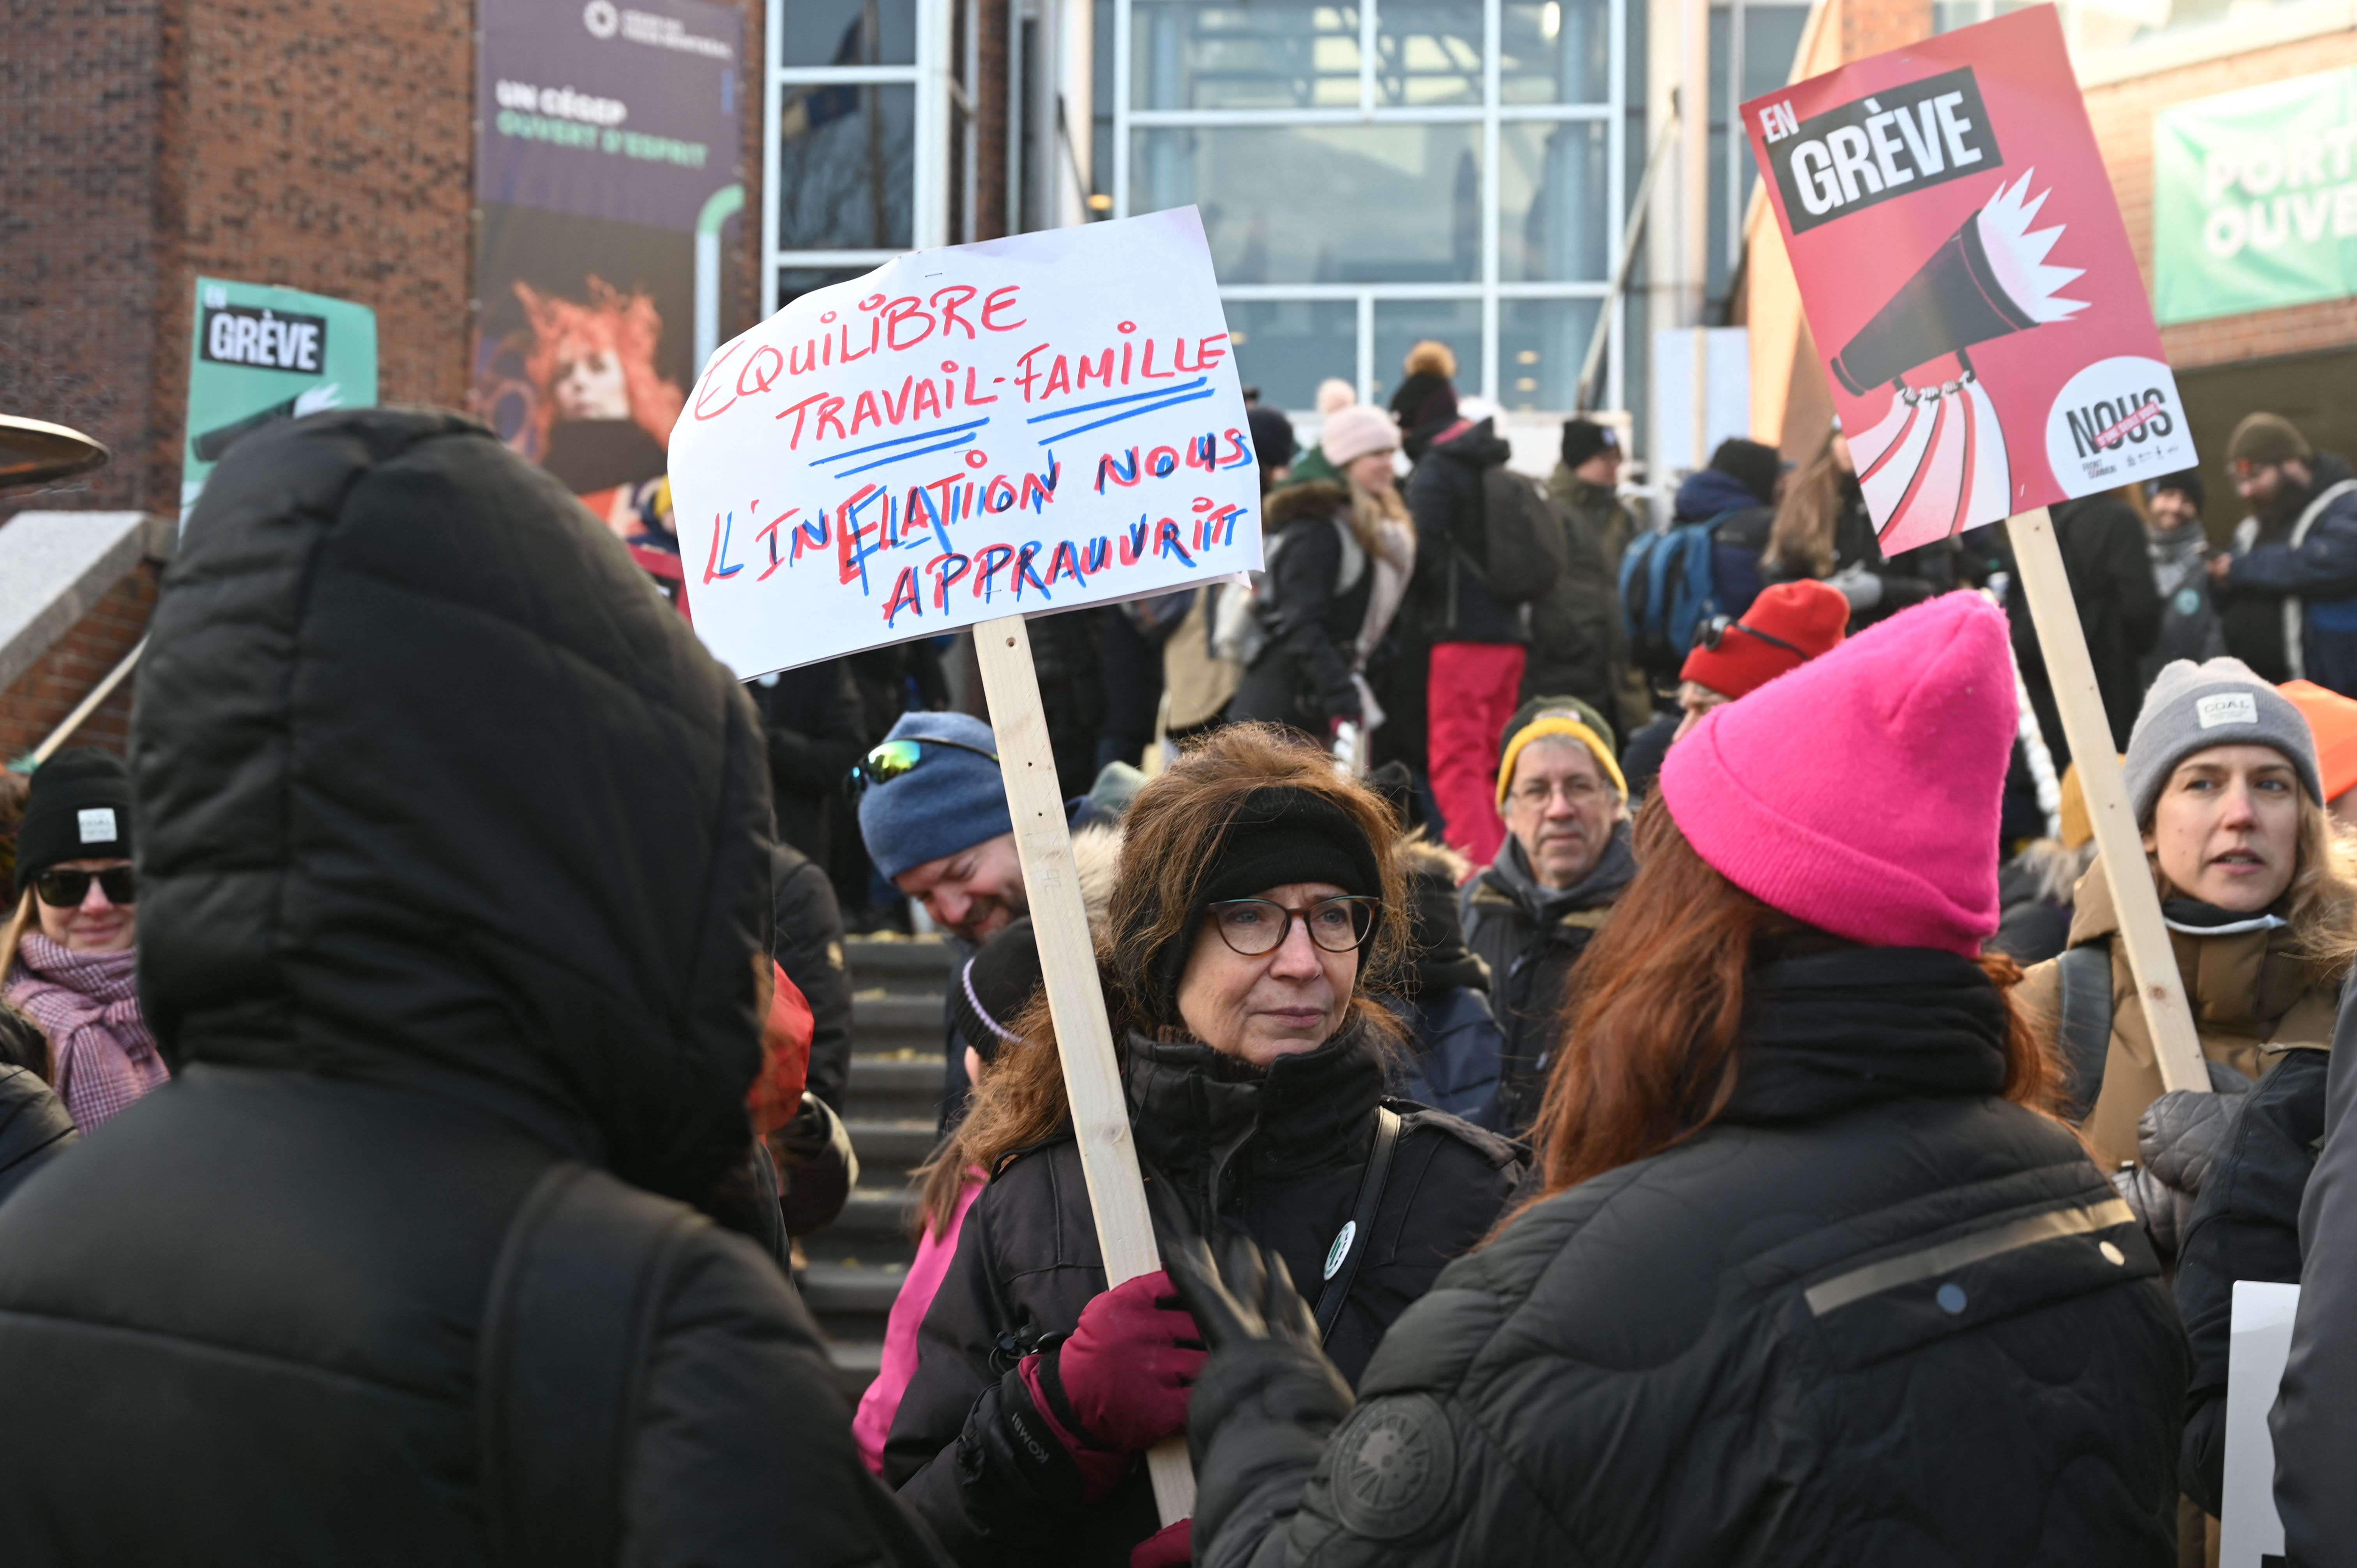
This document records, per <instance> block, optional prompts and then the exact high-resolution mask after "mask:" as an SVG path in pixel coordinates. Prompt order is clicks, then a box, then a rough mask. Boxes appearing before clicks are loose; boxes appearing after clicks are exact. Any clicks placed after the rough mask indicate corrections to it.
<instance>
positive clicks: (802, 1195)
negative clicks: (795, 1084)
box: [770, 1090, 859, 1236]
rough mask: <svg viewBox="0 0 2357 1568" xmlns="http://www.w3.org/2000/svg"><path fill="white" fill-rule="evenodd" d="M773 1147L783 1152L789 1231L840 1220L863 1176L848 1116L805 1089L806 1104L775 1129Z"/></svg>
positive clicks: (804, 1231)
mask: <svg viewBox="0 0 2357 1568" xmlns="http://www.w3.org/2000/svg"><path fill="white" fill-rule="evenodd" d="M770 1152H771V1153H772V1154H774V1155H777V1158H778V1176H779V1178H780V1187H781V1189H782V1190H781V1191H780V1194H779V1198H778V1202H779V1207H780V1209H782V1210H783V1211H784V1214H785V1220H786V1232H787V1234H789V1235H791V1236H807V1235H809V1234H810V1233H811V1232H813V1230H824V1229H826V1227H828V1226H829V1225H832V1224H834V1219H835V1216H837V1215H838V1214H841V1213H842V1212H843V1206H844V1204H845V1202H847V1201H848V1200H849V1199H850V1197H851V1189H852V1187H853V1186H854V1185H855V1184H856V1183H857V1182H858V1180H859V1156H858V1155H856V1154H855V1153H853V1151H852V1147H851V1134H850V1133H849V1131H848V1130H846V1129H845V1126H844V1124H843V1119H842V1118H841V1117H839V1116H837V1115H836V1114H835V1113H834V1110H833V1109H832V1108H831V1107H829V1106H828V1104H827V1103H826V1101H823V1100H821V1099H820V1098H819V1097H818V1096H817V1095H815V1094H812V1093H810V1092H808V1091H807V1090H805V1091H804V1092H803V1094H802V1109H801V1110H800V1111H797V1112H794V1114H793V1115H792V1117H791V1118H790V1119H789V1120H788V1121H787V1122H786V1124H785V1125H784V1126H782V1127H780V1128H779V1129H778V1130H777V1131H776V1132H774V1133H770Z"/></svg>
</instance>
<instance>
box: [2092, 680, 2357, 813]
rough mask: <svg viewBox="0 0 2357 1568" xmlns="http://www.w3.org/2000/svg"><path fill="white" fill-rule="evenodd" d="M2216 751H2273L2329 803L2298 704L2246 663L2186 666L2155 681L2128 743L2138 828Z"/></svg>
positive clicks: (2315, 794)
mask: <svg viewBox="0 0 2357 1568" xmlns="http://www.w3.org/2000/svg"><path fill="white" fill-rule="evenodd" d="M2210 746H2274V747H2275V748H2276V750H2277V751H2280V752H2282V753H2283V754H2284V756H2285V757H2287V758H2288V759H2289V760H2290V762H2291V765H2292V770H2293V771H2294V772H2296V773H2298V775H2299V782H2300V786H2301V788H2303V789H2306V790H2307V791H2308V796H2309V800H2314V801H2316V802H2318V803H2319V805H2320V804H2322V803H2323V800H2324V786H2323V784H2322V783H2321V782H2320V781H2319V777H2318V774H2317V769H2316V736H2315V735H2314V734H2313V733H2312V732H2311V731H2310V730H2309V727H2308V720H2307V719H2306V718H2305V717H2303V716H2302V715H2301V714H2300V711H2299V710H2298V708H2296V707H2294V706H2292V704H2291V700H2290V699H2289V698H2287V697H2286V696H2285V695H2284V694H2283V693H2280V692H2278V691H2276V689H2275V688H2274V687H2273V686H2270V685H2268V684H2267V683H2266V682H2265V681H2262V680H2260V679H2259V678H2258V676H2257V675H2256V674H2255V673H2254V672H2253V671H2252V670H2251V667H2250V666H2249V665H2247V664H2245V663H2244V662H2243V661H2242V660H2239V659H2212V660H2208V661H2206V662H2204V663H2201V664H2196V663H2194V662H2193V661H2192V660H2190V659H2179V660H2175V661H2173V662H2171V663H2170V664H2169V665H2167V666H2166V667H2164V668H2163V669H2162V670H2161V672H2160V674H2159V675H2158V677H2157V678H2156V679H2155V680H2154V682H2153V683H2152V690H2151V691H2149V692H2147V693H2145V698H2144V708H2143V710H2142V711H2141V712H2139V713H2138V714H2136V728H2135V729H2134V730H2133V731H2131V732H2130V733H2129V735H2128V757H2127V763H2126V769H2127V782H2128V804H2129V805H2130V806H2132V807H2134V808H2135V810H2136V825H2137V826H2138V827H2147V826H2149V825H2150V824H2151V822H2152V809H2153V805H2154V803H2155V802H2157V801H2158V800H2159V799H2160V791H2161V787H2162V786H2163V785H2165V784H2167V783H2168V782H2169V775H2170V774H2171V773H2174V772H2176V771H2177V765H2178V764H2179V763H2180V762H2182V761H2184V760H2185V759H2186V758H2187V757H2190V756H2192V755H2193V754H2194V753H2195V752H2197V751H2201V750H2205V749H2207V748H2208V747H2210Z"/></svg>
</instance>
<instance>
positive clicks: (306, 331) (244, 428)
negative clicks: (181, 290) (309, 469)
mask: <svg viewBox="0 0 2357 1568" xmlns="http://www.w3.org/2000/svg"><path fill="white" fill-rule="evenodd" d="M190 326H191V331H190V334H189V337H190V342H189V345H188V446H186V447H185V448H184V449H183V451H182V453H181V464H180V516H181V518H182V519H183V520H186V518H187V517H188V509H189V508H190V507H192V506H194V505H196V504H197V497H198V495H199V493H200V492H201V491H202V490H203V489H204V488H205V480H206V479H208V478H210V477H211V475H212V471H213V465H214V464H216V463H218V462H220V461H221V457H222V456H223V455H224V454H226V453H227V452H228V451H229V449H230V447H231V446H234V445H236V443H237V441H238V439H239V438H240V437H241V436H244V435H251V434H252V433H253V432H254V431H256V430H259V429H261V428H262V427H263V426H264V425H265V424H276V423H277V422H278V421H280V420H282V419H300V418H302V417H303V416H304V415H305V414H307V413H319V412H320V411H321V410H323V409H329V408H367V407H369V406H370V405H371V404H372V403H375V402H376V312H375V311H373V310H371V309H370V308H369V307H368V306H365V305H354V304H352V303H351V302H350V300H342V299H329V298H328V296H327V295H318V294H305V293H304V292H303V291H302V290H300V289H293V288H279V287H276V286H274V285H266V284H254V283H231V282H230V281H229V280H228V279H226V278H201V277H200V278H199V279H198V280H197V308H196V311H195V313H194V320H193V321H192V322H191V324H190Z"/></svg>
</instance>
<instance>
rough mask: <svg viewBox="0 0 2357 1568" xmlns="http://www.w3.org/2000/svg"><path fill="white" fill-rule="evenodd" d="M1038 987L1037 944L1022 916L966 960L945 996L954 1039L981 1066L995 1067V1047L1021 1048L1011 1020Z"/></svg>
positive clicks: (1020, 1042) (1019, 1037)
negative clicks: (967, 1048) (954, 1029)
mask: <svg viewBox="0 0 2357 1568" xmlns="http://www.w3.org/2000/svg"><path fill="white" fill-rule="evenodd" d="M1039 983H1040V973H1039V942H1038V940H1035V939H1034V938H1033V936H1032V934H1031V918H1030V917H1029V916H1028V915H1027V916H1025V917H1024V918H1021V919H1019V920H1016V921H1014V922H1012V923H1011V924H1009V925H1008V926H1007V928H1006V929H1005V930H1003V931H1001V932H999V933H998V934H997V935H996V936H995V937H993V938H991V939H990V940H988V941H986V942H985V943H983V944H982V949H981V950H980V951H978V952H976V953H975V954H974V956H973V957H972V958H970V959H968V960H966V964H965V968H964V969H963V971H962V972H960V973H959V975H958V983H957V986H956V988H955V989H954V990H952V992H951V993H950V1011H951V1012H952V1014H953V1015H955V1016H956V1018H957V1030H958V1037H959V1038H961V1039H963V1041H964V1042H965V1043H966V1044H967V1045H969V1046H972V1047H974V1054H975V1055H976V1056H978V1057H980V1058H982V1059H983V1060H984V1061H986V1062H992V1061H996V1060H997V1059H998V1052H999V1049H1000V1047H1005V1046H1019V1045H1021V1044H1022V1043H1023V1037H1022V1036H1020V1035H1017V1033H1016V1032H1015V1018H1016V1015H1017V1014H1019V1013H1021V1012H1022V1011H1023V1009H1024V1007H1025V1006H1026V1005H1027V1004H1029V1002H1030V1000H1031V993H1033V992H1035V991H1037V990H1039Z"/></svg>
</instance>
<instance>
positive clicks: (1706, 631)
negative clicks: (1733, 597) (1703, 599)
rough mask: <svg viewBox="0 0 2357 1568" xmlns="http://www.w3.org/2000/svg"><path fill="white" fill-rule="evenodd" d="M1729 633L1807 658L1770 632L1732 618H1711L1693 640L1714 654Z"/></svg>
mask: <svg viewBox="0 0 2357 1568" xmlns="http://www.w3.org/2000/svg"><path fill="white" fill-rule="evenodd" d="M1730 631H1740V632H1744V633H1747V634H1748V635H1749V636H1752V637H1756V638H1758V639H1760V641H1762V642H1765V643H1768V644H1770V645H1771V646H1773V647H1777V648H1781V649H1782V650H1784V651H1785V652H1787V653H1799V654H1800V655H1801V657H1802V658H1803V659H1806V658H1807V657H1808V655H1807V654H1806V653H1803V652H1802V651H1801V650H1799V649H1797V648H1795V647H1793V646H1792V644H1791V643H1789V642H1787V641H1785V640H1784V639H1782V638H1781V637H1778V636H1776V635H1775V634H1773V633H1772V632H1765V631H1762V630H1760V628H1758V627H1756V626H1746V625H1744V624H1743V623H1742V622H1741V621H1739V620H1738V619H1736V618H1734V617H1733V616H1713V617H1711V618H1710V619H1709V620H1708V621H1706V622H1705V623H1704V625H1703V628H1702V629H1701V630H1700V631H1698V632H1696V633H1695V641H1696V642H1698V643H1700V644H1702V646H1703V647H1705V648H1706V649H1708V650H1711V651H1712V652H1713V653H1716V652H1717V651H1718V645H1719V644H1720V643H1722V642H1724V641H1726V640H1727V633H1728V632H1730Z"/></svg>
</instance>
